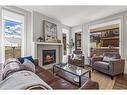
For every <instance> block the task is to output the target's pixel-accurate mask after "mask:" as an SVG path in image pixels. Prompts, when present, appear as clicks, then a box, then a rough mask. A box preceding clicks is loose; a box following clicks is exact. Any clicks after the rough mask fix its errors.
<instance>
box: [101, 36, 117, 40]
mask: <svg viewBox="0 0 127 95" xmlns="http://www.w3.org/2000/svg"><path fill="white" fill-rule="evenodd" d="M101 39H102V40H108V39H119V37H118V36H117V37H101Z"/></svg>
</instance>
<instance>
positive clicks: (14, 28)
mask: <svg viewBox="0 0 127 95" xmlns="http://www.w3.org/2000/svg"><path fill="white" fill-rule="evenodd" d="M21 32H22V24H21V23H19V22H15V21H10V20H5V27H4V33H5V59H6V58H10V57H12V55H13V54H12V53H13V50H12V49H13V48H12V47H15V56H16V57H19V56H20V55H21V38H22V37H21Z"/></svg>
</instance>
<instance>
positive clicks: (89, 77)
mask: <svg viewBox="0 0 127 95" xmlns="http://www.w3.org/2000/svg"><path fill="white" fill-rule="evenodd" d="M89 79H91V71H89Z"/></svg>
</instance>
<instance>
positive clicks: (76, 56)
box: [68, 50, 84, 67]
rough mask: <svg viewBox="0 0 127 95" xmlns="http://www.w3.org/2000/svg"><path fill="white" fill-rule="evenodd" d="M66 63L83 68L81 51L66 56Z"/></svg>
mask: <svg viewBox="0 0 127 95" xmlns="http://www.w3.org/2000/svg"><path fill="white" fill-rule="evenodd" d="M68 63H69V64H72V65H76V66H79V67H84V55H83V54H82V51H80V50H75V51H73V54H71V55H69V56H68Z"/></svg>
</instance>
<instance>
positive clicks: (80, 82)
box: [79, 76, 81, 87]
mask: <svg viewBox="0 0 127 95" xmlns="http://www.w3.org/2000/svg"><path fill="white" fill-rule="evenodd" d="M79 87H81V76H79Z"/></svg>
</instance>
